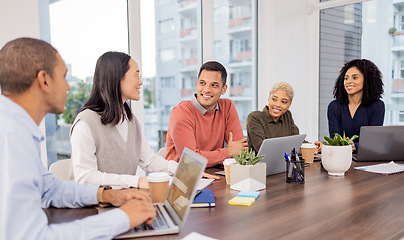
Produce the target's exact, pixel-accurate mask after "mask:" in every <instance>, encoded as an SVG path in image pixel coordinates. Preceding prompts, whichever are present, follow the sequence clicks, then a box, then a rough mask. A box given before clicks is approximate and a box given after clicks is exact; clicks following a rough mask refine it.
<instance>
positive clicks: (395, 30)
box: [389, 27, 397, 35]
mask: <svg viewBox="0 0 404 240" xmlns="http://www.w3.org/2000/svg"><path fill="white" fill-rule="evenodd" d="M395 32H397V28H395V27H392V28H389V33H390V35H393V33H395Z"/></svg>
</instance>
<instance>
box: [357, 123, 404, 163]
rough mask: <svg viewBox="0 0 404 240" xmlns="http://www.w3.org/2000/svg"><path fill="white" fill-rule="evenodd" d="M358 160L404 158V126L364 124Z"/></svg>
mask: <svg viewBox="0 0 404 240" xmlns="http://www.w3.org/2000/svg"><path fill="white" fill-rule="evenodd" d="M354 160H356V161H363V162H368V161H393V160H396V161H397V160H404V126H363V127H361V130H360V137H359V145H358V152H357V154H356V158H354Z"/></svg>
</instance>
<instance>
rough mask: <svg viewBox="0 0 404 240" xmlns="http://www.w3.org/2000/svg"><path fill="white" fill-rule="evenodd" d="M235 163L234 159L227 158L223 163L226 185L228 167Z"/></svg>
mask: <svg viewBox="0 0 404 240" xmlns="http://www.w3.org/2000/svg"><path fill="white" fill-rule="evenodd" d="M234 163H236V160H235V159H234V158H227V159H225V160H224V161H223V166H224V175H225V176H226V183H227V184H230V165H231V164H234Z"/></svg>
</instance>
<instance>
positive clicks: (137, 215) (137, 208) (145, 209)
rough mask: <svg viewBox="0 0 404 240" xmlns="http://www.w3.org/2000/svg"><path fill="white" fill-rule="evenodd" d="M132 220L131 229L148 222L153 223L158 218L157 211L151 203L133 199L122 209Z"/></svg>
mask: <svg viewBox="0 0 404 240" xmlns="http://www.w3.org/2000/svg"><path fill="white" fill-rule="evenodd" d="M120 209H121V210H122V211H124V212H125V213H126V214H127V215H128V217H129V220H130V229H131V228H134V227H136V226H137V225H139V224H142V223H144V222H146V223H147V224H151V223H153V221H154V219H155V218H156V209H155V208H154V206H153V204H151V203H150V202H149V201H143V200H137V199H132V200H130V201H128V202H127V203H125V204H124V205H122V206H121V207H120Z"/></svg>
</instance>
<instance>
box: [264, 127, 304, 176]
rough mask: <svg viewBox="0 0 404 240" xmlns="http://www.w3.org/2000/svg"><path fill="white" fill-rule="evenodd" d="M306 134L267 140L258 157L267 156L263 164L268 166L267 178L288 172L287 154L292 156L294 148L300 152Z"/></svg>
mask: <svg viewBox="0 0 404 240" xmlns="http://www.w3.org/2000/svg"><path fill="white" fill-rule="evenodd" d="M305 137H306V134H301V135H292V136H287V137H278V138H268V139H265V140H264V141H263V142H262V144H261V147H260V150H259V151H258V155H265V156H264V158H263V159H262V160H261V162H265V163H266V164H267V176H268V175H272V174H277V173H281V172H286V163H285V158H284V156H285V152H286V153H288V154H290V152H291V150H292V149H293V148H294V149H296V151H297V152H298V151H299V150H300V146H301V145H302V143H303V141H304V138H305Z"/></svg>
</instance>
